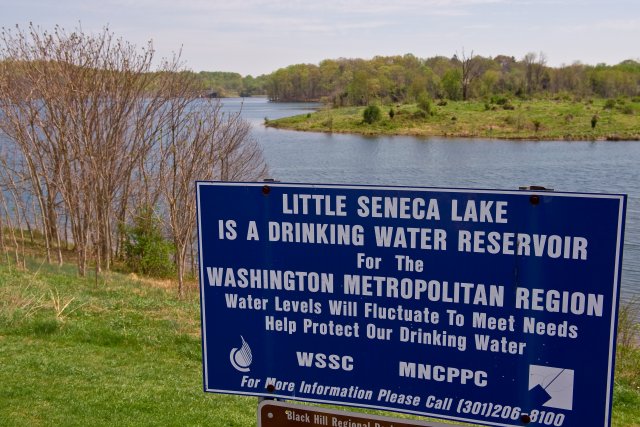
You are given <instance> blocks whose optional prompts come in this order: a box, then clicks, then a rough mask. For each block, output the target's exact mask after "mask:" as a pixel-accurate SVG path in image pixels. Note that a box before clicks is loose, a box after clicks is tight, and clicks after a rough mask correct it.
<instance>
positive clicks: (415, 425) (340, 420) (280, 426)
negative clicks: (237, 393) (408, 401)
mask: <svg viewBox="0 0 640 427" xmlns="http://www.w3.org/2000/svg"><path fill="white" fill-rule="evenodd" d="M331 426H341V427H448V426H451V424H440V423H435V422H428V421H414V420H400V419H398V418H391V417H381V416H378V415H369V414H360V413H357V412H348V411H336V410H333V409H327V408H320V407H317V406H304V405H295V404H291V403H288V402H276V401H274V400H264V401H262V402H260V405H258V427H331Z"/></svg>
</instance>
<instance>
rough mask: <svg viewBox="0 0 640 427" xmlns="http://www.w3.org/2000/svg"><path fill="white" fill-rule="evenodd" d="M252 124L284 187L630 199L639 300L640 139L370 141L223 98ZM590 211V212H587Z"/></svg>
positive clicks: (290, 107) (270, 107)
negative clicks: (293, 124) (547, 191)
mask: <svg viewBox="0 0 640 427" xmlns="http://www.w3.org/2000/svg"><path fill="white" fill-rule="evenodd" d="M223 104H224V109H225V110H227V111H238V110H240V109H241V111H242V115H243V116H244V117H245V118H246V119H247V120H248V121H250V122H251V123H252V125H253V134H254V136H255V138H256V139H257V140H258V141H259V142H260V144H261V146H262V147H263V150H264V154H265V157H266V159H267V162H268V163H269V166H270V171H271V176H272V177H273V178H275V179H277V180H280V181H285V182H307V183H329V184H334V183H335V184H372V185H408V186H426V187H464V188H490V189H510V190H512V189H517V188H518V187H519V186H525V185H542V186H545V187H547V188H553V189H555V190H558V191H577V192H600V193H624V194H627V195H628V196H629V197H628V204H627V223H626V230H625V234H626V238H625V245H624V259H623V269H622V288H621V290H622V299H623V300H626V301H629V300H631V299H634V298H635V299H637V300H638V301H640V188H639V185H640V142H624V141H620V142H611V141H607V142H591V141H584V142H580V141H571V142H567V141H543V142H537V141H517V142H514V141H500V140H487V139H454V138H416V137H386V136H382V137H364V136H360V135H344V134H323V133H311V132H294V131H286V130H278V129H273V128H266V127H265V126H264V119H265V117H267V118H269V119H276V118H280V117H286V116H292V115H296V114H303V113H306V112H309V111H312V110H313V109H314V108H317V107H318V105H317V104H299V103H296V104H290V103H282V104H279V103H269V102H267V100H266V99H262V98H246V99H244V100H241V99H224V100H223ZM587 214H588V213H586V212H585V215H587Z"/></svg>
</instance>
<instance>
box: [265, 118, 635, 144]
mask: <svg viewBox="0 0 640 427" xmlns="http://www.w3.org/2000/svg"><path fill="white" fill-rule="evenodd" d="M294 117H295V116H294ZM278 120H282V119H276V120H270V121H269V123H265V124H264V126H266V127H269V128H272V129H280V130H290V131H295V132H311V133H325V134H334V133H335V134H339V135H360V136H369V137H379V136H409V137H415V138H424V139H429V138H442V139H469V140H471V139H492V140H496V141H513V142H550V141H563V142H584V141H586V142H636V141H640V135H634V136H630V137H620V136H618V135H610V136H598V137H595V138H585V137H584V136H582V135H575V136H565V137H562V138H553V137H549V138H545V137H540V136H537V137H534V136H495V135H494V136H489V135H479V134H478V135H470V134H448V133H445V134H435V133H434V134H426V133H420V132H411V131H409V132H396V133H387V132H371V133H369V132H359V131H356V130H353V131H348V130H331V129H299V128H297V127H295V126H286V125H281V124H279V123H276V122H277V121H278Z"/></svg>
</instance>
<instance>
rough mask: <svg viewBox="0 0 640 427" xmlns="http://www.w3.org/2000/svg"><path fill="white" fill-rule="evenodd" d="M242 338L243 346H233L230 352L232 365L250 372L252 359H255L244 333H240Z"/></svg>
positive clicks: (241, 370) (239, 369) (242, 370)
mask: <svg viewBox="0 0 640 427" xmlns="http://www.w3.org/2000/svg"><path fill="white" fill-rule="evenodd" d="M240 339H241V340H242V346H240V348H232V349H231V353H229V359H230V360H231V365H233V367H234V368H236V369H237V370H238V371H240V372H249V366H251V361H252V360H253V356H252V355H251V347H249V344H247V342H246V341H245V340H244V338H243V337H242V335H240Z"/></svg>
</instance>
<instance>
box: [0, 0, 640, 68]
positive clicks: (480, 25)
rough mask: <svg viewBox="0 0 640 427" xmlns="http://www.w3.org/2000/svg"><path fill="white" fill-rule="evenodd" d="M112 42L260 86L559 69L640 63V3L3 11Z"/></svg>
mask: <svg viewBox="0 0 640 427" xmlns="http://www.w3.org/2000/svg"><path fill="white" fill-rule="evenodd" d="M29 22H32V23H33V24H35V25H37V26H39V27H41V28H42V29H52V28H53V27H54V26H55V25H60V26H61V27H63V28H65V29H66V30H73V29H76V28H78V27H82V29H83V30H84V31H85V32H92V33H93V32H95V33H97V32H100V31H101V30H102V29H103V28H104V27H105V26H108V27H109V29H110V30H111V31H112V32H114V33H115V34H116V35H117V36H121V37H122V38H124V39H125V40H127V41H129V42H131V43H134V44H136V45H138V46H143V45H145V44H146V43H147V42H148V41H149V40H151V41H152V42H153V46H154V48H155V50H156V55H157V56H158V57H159V58H161V57H171V56H172V54H173V53H175V52H181V58H182V60H183V63H184V65H185V67H186V68H188V69H191V70H193V71H234V72H238V73H240V74H242V75H243V76H244V75H248V74H251V75H253V76H257V75H260V74H266V73H270V72H272V71H275V70H276V69H278V68H281V67H286V66H288V65H292V64H299V63H311V64H318V63H319V62H320V61H322V60H323V59H329V58H334V59H335V58H366V59H369V58H372V57H374V56H377V55H383V56H384V55H404V54H407V53H411V54H413V55H415V56H417V57H420V58H428V57H432V56H435V55H444V56H447V57H451V56H453V55H454V54H458V55H460V54H461V53H462V51H463V50H464V52H465V53H466V55H467V56H468V55H469V54H470V53H471V52H473V54H475V55H482V56H496V55H501V54H504V55H509V56H514V57H515V58H516V59H521V58H522V57H523V56H524V55H525V54H527V53H528V52H535V53H540V52H543V53H544V54H545V56H546V58H547V63H548V65H551V66H560V65H562V64H571V63H573V62H576V61H580V62H582V63H585V64H597V63H607V64H616V63H619V62H620V61H623V60H625V59H635V60H640V1H639V0H608V1H592V0H351V1H346V0H345V1H340V0H315V1H309V0H305V1H302V0H298V1H294V0H269V1H263V0H246V1H245V0H225V1H219V0H185V1H180V0H101V1H94V0H47V1H45V0H10V1H9V0H0V26H1V27H4V28H11V27H15V25H16V24H17V25H20V26H21V27H26V26H27V25H28V24H29Z"/></svg>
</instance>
